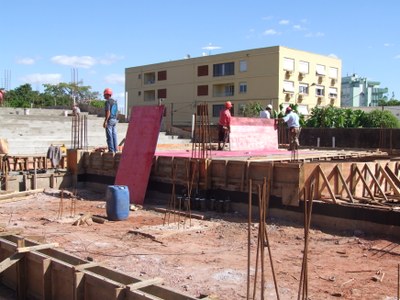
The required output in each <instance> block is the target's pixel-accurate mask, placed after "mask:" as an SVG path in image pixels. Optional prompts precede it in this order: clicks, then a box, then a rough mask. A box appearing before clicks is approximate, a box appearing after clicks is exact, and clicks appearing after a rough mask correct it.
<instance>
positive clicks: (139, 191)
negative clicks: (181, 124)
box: [115, 105, 164, 204]
mask: <svg viewBox="0 0 400 300" xmlns="http://www.w3.org/2000/svg"><path fill="white" fill-rule="evenodd" d="M163 112H164V105H158V106H136V107H133V108H132V111H131V118H130V122H129V126H128V130H127V132H126V138H125V144H124V148H123V150H122V154H121V160H120V162H119V166H118V170H117V175H116V177H115V184H116V185H126V186H128V188H129V197H130V203H134V204H143V202H144V197H145V195H146V190H147V183H148V181H149V176H150V172H151V165H152V162H153V157H154V153H155V151H156V147H157V140H158V134H159V132H160V126H161V120H162V116H163Z"/></svg>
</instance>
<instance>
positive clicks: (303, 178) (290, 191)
mask: <svg viewBox="0 0 400 300" xmlns="http://www.w3.org/2000/svg"><path fill="white" fill-rule="evenodd" d="M173 168H175V169H176V172H175V176H174V178H173V177H172V170H173ZM399 173H400V164H399V162H397V161H390V160H379V161H371V162H348V161H344V162H333V161H330V162H307V163H305V162H286V163H281V162H267V161H251V160H243V161H240V160H228V159H226V160H223V159H218V160H211V159H193V158H182V157H155V158H154V162H153V168H152V172H151V180H152V181H155V182H163V183H170V184H171V183H173V181H174V183H175V184H181V185H183V186H185V185H187V184H189V183H193V184H194V190H196V189H198V190H213V189H221V190H226V191H234V192H245V193H247V192H248V183H249V180H250V179H251V180H252V182H253V185H252V186H253V192H257V186H258V185H262V182H263V180H264V178H270V180H271V196H276V197H279V198H281V199H282V204H284V205H292V206H298V205H299V201H302V200H304V197H305V196H304V195H305V191H306V189H308V188H309V187H310V185H311V184H313V185H314V186H315V189H314V190H315V192H314V193H315V195H313V199H315V200H324V201H329V202H333V203H337V202H338V201H339V200H340V201H347V202H349V203H356V202H360V201H361V202H364V203H366V202H371V203H380V204H381V205H382V204H383V203H398V202H399V199H400V179H399Z"/></svg>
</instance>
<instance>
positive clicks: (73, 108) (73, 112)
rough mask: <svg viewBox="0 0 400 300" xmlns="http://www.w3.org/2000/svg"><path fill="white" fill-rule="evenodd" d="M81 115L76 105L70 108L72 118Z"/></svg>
mask: <svg viewBox="0 0 400 300" xmlns="http://www.w3.org/2000/svg"><path fill="white" fill-rule="evenodd" d="M80 114H81V109H80V108H79V106H78V104H76V103H75V104H74V106H73V107H72V115H73V116H79V115H80Z"/></svg>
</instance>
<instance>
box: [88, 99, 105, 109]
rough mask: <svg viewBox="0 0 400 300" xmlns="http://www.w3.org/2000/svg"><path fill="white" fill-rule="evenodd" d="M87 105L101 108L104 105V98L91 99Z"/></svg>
mask: <svg viewBox="0 0 400 300" xmlns="http://www.w3.org/2000/svg"><path fill="white" fill-rule="evenodd" d="M89 105H90V106H93V107H99V108H103V107H104V100H93V101H90V103H89Z"/></svg>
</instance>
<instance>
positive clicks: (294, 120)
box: [283, 111, 300, 128]
mask: <svg viewBox="0 0 400 300" xmlns="http://www.w3.org/2000/svg"><path fill="white" fill-rule="evenodd" d="M283 121H285V123H287V125H288V127H289V128H291V127H300V123H299V115H298V114H296V113H294V112H293V111H291V112H290V113H288V114H287V115H286V116H284V117H283Z"/></svg>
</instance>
